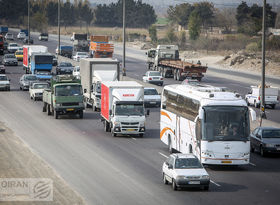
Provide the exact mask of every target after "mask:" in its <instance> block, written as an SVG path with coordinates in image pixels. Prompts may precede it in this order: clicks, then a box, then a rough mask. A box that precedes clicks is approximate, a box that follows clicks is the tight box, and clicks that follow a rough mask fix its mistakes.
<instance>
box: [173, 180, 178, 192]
mask: <svg viewBox="0 0 280 205" xmlns="http://www.w3.org/2000/svg"><path fill="white" fill-rule="evenodd" d="M172 189H173V190H174V191H177V185H176V182H175V179H173V180H172Z"/></svg>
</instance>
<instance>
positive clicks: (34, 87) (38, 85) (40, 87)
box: [33, 84, 49, 89]
mask: <svg viewBox="0 0 280 205" xmlns="http://www.w3.org/2000/svg"><path fill="white" fill-rule="evenodd" d="M48 87H49V85H48V84H35V85H34V86H33V89H44V88H48Z"/></svg>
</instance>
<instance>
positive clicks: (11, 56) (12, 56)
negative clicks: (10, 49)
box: [5, 54, 16, 58]
mask: <svg viewBox="0 0 280 205" xmlns="http://www.w3.org/2000/svg"><path fill="white" fill-rule="evenodd" d="M5 58H16V57H15V55H13V54H11V55H5Z"/></svg>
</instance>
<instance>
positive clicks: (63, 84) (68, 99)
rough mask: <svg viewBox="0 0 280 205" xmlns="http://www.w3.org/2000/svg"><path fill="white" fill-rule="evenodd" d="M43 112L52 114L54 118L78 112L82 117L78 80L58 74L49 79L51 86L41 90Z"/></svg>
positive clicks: (81, 94)
mask: <svg viewBox="0 0 280 205" xmlns="http://www.w3.org/2000/svg"><path fill="white" fill-rule="evenodd" d="M43 102H44V106H43V112H47V114H48V115H51V114H53V115H54V117H55V119H58V116H59V115H66V114H78V115H79V117H80V118H83V110H84V103H83V90H82V85H81V83H80V80H78V79H76V78H74V77H71V76H68V75H60V76H56V78H53V79H52V80H51V88H50V89H48V90H46V89H45V90H44V92H43Z"/></svg>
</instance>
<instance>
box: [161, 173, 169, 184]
mask: <svg viewBox="0 0 280 205" xmlns="http://www.w3.org/2000/svg"><path fill="white" fill-rule="evenodd" d="M162 178H163V183H164V184H168V181H167V179H166V176H165V174H164V173H163V175H162Z"/></svg>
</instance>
